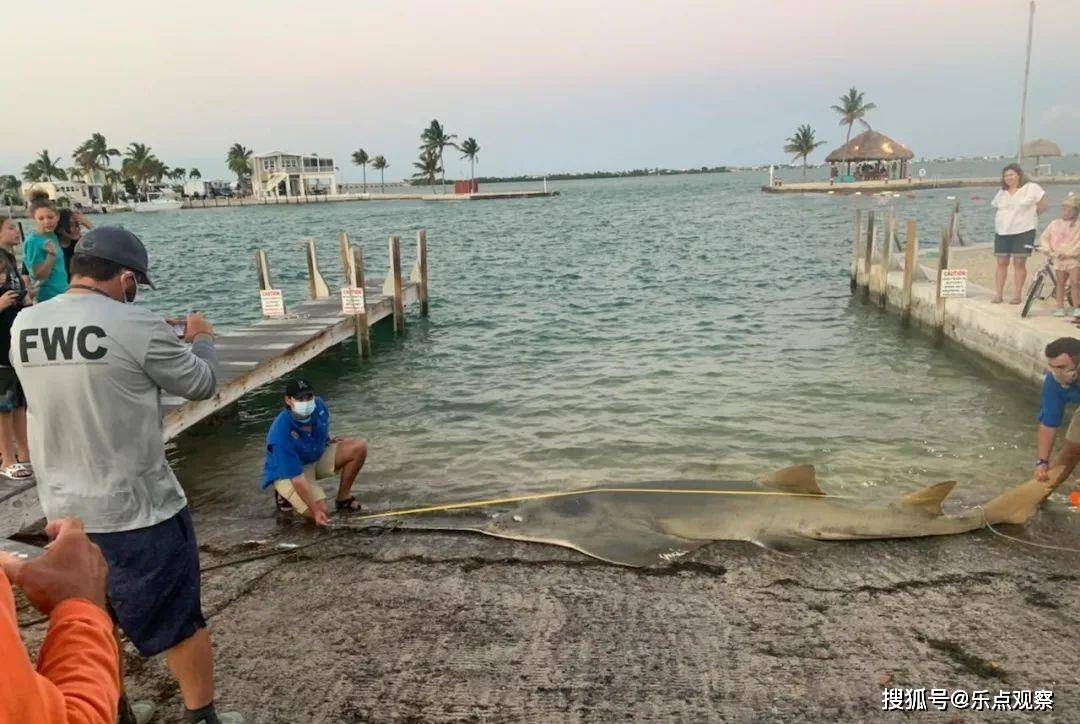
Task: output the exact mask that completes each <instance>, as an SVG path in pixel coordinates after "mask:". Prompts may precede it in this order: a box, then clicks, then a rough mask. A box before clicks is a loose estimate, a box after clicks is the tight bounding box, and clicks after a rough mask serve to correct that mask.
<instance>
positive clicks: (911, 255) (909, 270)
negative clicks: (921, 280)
mask: <svg viewBox="0 0 1080 724" xmlns="http://www.w3.org/2000/svg"><path fill="white" fill-rule="evenodd" d="M918 256H919V253H918V241H916V237H915V219H908V221H907V240H906V243H905V244H904V286H903V291H902V292H901V295H900V324H902V325H903V326H905V327H907V326H908V325H910V324H911V285H912V283H914V281H915V264H916V261H915V260H916V259H917V258H918Z"/></svg>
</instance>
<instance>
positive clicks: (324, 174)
mask: <svg viewBox="0 0 1080 724" xmlns="http://www.w3.org/2000/svg"><path fill="white" fill-rule="evenodd" d="M336 171H337V169H336V168H335V167H334V159H332V158H324V157H321V156H318V155H316V154H308V155H306V156H305V155H303V154H298V153H284V152H282V151H270V152H268V153H263V154H259V155H257V156H252V158H251V187H252V193H253V194H254V195H255V197H256V198H270V197H282V196H284V197H289V196H314V195H324V194H329V195H336V194H337V193H338V183H337V173H336Z"/></svg>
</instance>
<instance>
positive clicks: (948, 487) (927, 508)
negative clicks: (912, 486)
mask: <svg viewBox="0 0 1080 724" xmlns="http://www.w3.org/2000/svg"><path fill="white" fill-rule="evenodd" d="M955 485H956V481H955V480H946V481H945V482H943V483H934V484H933V485H927V486H926V487H925V488H919V489H918V490H916V491H915V492H914V493H908V494H907V495H905V496H904V497H903V498H901V499H900V505H906V506H909V507H912V508H921V509H922V510H923V511H924V512H926V513H929V514H930V515H942V514H943V513H944V511H943V510H942V509H941V501H943V500H945V498H946V497H947V496H948V495H949V493H951V492H952V489H953V487H954V486H955Z"/></svg>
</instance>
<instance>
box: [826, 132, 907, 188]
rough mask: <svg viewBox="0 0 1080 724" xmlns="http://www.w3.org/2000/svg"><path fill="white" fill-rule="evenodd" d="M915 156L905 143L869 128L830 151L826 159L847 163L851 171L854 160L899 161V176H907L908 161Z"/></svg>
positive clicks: (862, 161)
mask: <svg viewBox="0 0 1080 724" xmlns="http://www.w3.org/2000/svg"><path fill="white" fill-rule="evenodd" d="M913 158H915V154H914V153H913V152H912V151H911V149H910V148H908V147H907V146H905V145H904V144H902V143H900V142H899V141H894V140H893V139H891V138H889V137H888V136H886V135H885V134H884V133H878V132H877V131H874V130H867V131H863V132H862V133H860V134H859V135H857V136H855V137H854V138H852V139H851V140H850V141H848V142H847V143H846V144H844V145H843V146H841V147H840V148H838V149H836V150H835V151H833V152H832V153H830V154H829V155H828V156H826V157H825V161H826V162H828V163H847V164H848V169H849V171H850V164H851V163H852V162H855V163H866V162H868V161H869V162H878V161H898V162H899V163H900V168H899V174H898V177H899V178H905V177H906V176H907V162H908V161H910V160H911V159H913Z"/></svg>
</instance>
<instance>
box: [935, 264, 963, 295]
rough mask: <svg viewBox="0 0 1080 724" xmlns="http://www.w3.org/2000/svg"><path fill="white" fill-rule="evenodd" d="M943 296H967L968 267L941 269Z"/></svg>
mask: <svg viewBox="0 0 1080 724" xmlns="http://www.w3.org/2000/svg"><path fill="white" fill-rule="evenodd" d="M941 296H943V297H966V296H967V269H942V270H941Z"/></svg>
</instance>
